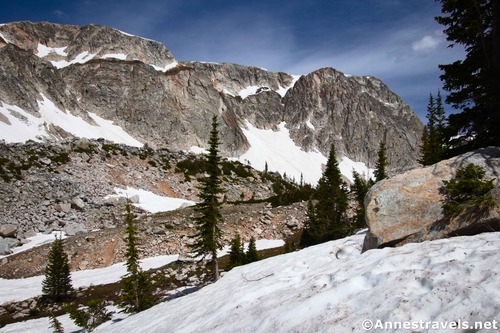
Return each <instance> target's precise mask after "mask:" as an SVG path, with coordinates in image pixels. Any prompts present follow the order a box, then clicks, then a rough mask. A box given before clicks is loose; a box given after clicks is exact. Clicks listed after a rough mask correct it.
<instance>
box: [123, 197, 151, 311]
mask: <svg viewBox="0 0 500 333" xmlns="http://www.w3.org/2000/svg"><path fill="white" fill-rule="evenodd" d="M125 222H126V223H127V228H126V231H125V232H126V235H125V238H126V248H127V250H126V252H125V258H126V263H125V265H126V267H127V274H126V275H125V276H123V277H122V279H121V283H122V286H123V287H122V293H121V306H122V307H123V308H124V309H125V311H127V312H140V311H143V310H146V309H148V308H150V307H151V306H153V305H154V304H155V303H156V297H155V296H154V291H153V285H152V282H151V278H150V277H149V275H147V274H146V273H145V272H143V271H142V268H141V266H140V265H139V263H140V262H139V241H140V239H139V237H138V236H137V227H136V226H135V222H134V214H133V213H132V209H131V207H130V203H129V202H127V203H126V204H125Z"/></svg>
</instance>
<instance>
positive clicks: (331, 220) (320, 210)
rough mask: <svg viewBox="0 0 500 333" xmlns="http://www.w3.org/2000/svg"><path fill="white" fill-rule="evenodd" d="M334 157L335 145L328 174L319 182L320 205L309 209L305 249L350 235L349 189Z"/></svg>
mask: <svg viewBox="0 0 500 333" xmlns="http://www.w3.org/2000/svg"><path fill="white" fill-rule="evenodd" d="M335 155H336V154H335V146H334V145H333V144H332V145H331V147H330V153H329V156H328V161H327V163H326V168H325V171H324V172H323V175H322V176H321V178H320V180H319V181H318V187H317V190H316V196H317V203H316V204H315V205H314V206H313V207H308V222H307V223H306V226H305V230H304V232H303V235H302V238H301V244H302V245H303V246H308V245H313V244H318V243H322V242H325V241H329V240H332V239H337V238H342V237H345V236H347V235H348V234H349V232H350V231H351V225H350V223H349V220H348V218H347V208H348V202H349V198H348V193H347V185H346V184H345V182H344V181H343V180H342V174H341V173H340V169H339V166H338V162H337V159H336V156H335ZM311 205H312V203H311ZM310 210H312V211H310Z"/></svg>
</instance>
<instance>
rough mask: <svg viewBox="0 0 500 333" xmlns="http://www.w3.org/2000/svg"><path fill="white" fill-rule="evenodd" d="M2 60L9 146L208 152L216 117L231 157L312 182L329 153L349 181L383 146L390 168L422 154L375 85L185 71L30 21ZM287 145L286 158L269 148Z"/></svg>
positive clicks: (149, 50)
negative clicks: (109, 144)
mask: <svg viewBox="0 0 500 333" xmlns="http://www.w3.org/2000/svg"><path fill="white" fill-rule="evenodd" d="M0 63H1V71H0V139H4V140H6V141H7V142H19V141H25V140H28V139H31V140H46V139H61V138H67V137H71V136H79V137H87V138H98V137H103V138H105V139H108V140H112V141H115V142H119V143H125V144H128V145H133V146H142V145H143V144H148V146H149V147H169V148H173V149H176V150H194V151H199V150H200V148H202V149H203V148H206V147H207V143H206V142H207V139H208V135H209V126H207V124H208V123H209V122H210V120H211V117H212V115H214V114H215V115H218V116H219V117H220V118H219V119H220V123H221V137H222V144H221V150H222V152H223V154H224V155H225V156H226V157H232V158H237V159H240V160H243V161H248V162H250V163H251V164H252V165H253V166H255V167H256V168H260V169H263V168H264V164H265V162H267V164H268V167H269V169H270V170H278V171H280V172H281V173H284V172H285V171H286V173H287V175H288V176H290V177H292V178H295V179H297V180H298V179H299V178H300V177H301V174H302V175H303V177H304V180H306V181H307V182H310V183H315V182H316V181H317V179H318V178H319V175H320V173H321V164H322V163H323V162H324V160H325V159H326V156H328V151H329V149H330V145H331V144H335V145H336V150H337V153H338V158H339V160H342V159H345V161H346V162H345V163H347V165H346V167H345V169H346V172H345V173H344V175H345V176H346V177H350V176H351V173H352V166H353V165H355V164H354V163H359V166H360V168H361V169H362V170H359V171H361V172H365V173H366V170H367V168H368V167H373V166H374V164H375V160H376V152H377V149H378V145H379V142H380V141H385V142H386V145H387V147H388V157H389V167H390V168H391V169H392V170H401V169H407V168H409V167H412V166H415V165H416V160H417V157H418V143H419V139H420V134H421V130H422V123H421V122H420V120H419V119H418V117H417V116H416V115H415V114H414V113H413V112H412V111H411V110H410V108H409V107H408V106H407V105H406V104H405V103H404V102H403V101H402V100H401V99H400V98H399V97H398V96H397V95H395V94H394V93H392V92H391V91H390V90H389V89H388V87H386V86H385V85H384V84H383V83H382V82H381V81H379V80H377V79H376V78H373V77H352V76H346V75H344V74H342V73H340V72H338V71H336V70H334V69H332V68H323V69H320V70H317V71H315V72H312V73H309V74H306V75H298V76H297V75H290V74H286V73H274V72H269V71H266V70H263V69H260V68H255V67H246V66H240V65H234V64H213V63H200V62H178V61H176V60H175V58H174V57H173V55H172V54H170V52H169V51H168V50H167V49H166V48H165V46H163V45H162V44H161V43H158V42H155V41H152V40H148V39H144V38H140V37H136V36H131V35H129V34H126V33H124V32H121V31H118V30H115V29H111V28H108V27H103V26H98V25H86V26H82V27H78V26H68V25H57V24H51V23H31V22H15V23H9V24H4V25H1V26H0ZM256 133H259V134H260V135H258V136H257V137H256ZM276 138H278V139H277V140H276ZM283 140H286V143H285V144H286V145H287V147H288V148H287V149H283V148H281V147H276V146H277V145H276V144H271V143H270V142H274V143H278V142H280V143H282V142H283ZM264 158H265V160H264ZM351 162H352V163H351ZM356 165H358V164H356Z"/></svg>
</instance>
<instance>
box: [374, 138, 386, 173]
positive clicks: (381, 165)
mask: <svg viewBox="0 0 500 333" xmlns="http://www.w3.org/2000/svg"><path fill="white" fill-rule="evenodd" d="M386 167H387V148H386V147H385V143H384V142H382V141H381V142H380V144H379V148H378V159H377V163H376V164H375V171H374V172H373V175H374V176H375V181H376V182H379V181H381V180H382V179H384V178H387V171H386Z"/></svg>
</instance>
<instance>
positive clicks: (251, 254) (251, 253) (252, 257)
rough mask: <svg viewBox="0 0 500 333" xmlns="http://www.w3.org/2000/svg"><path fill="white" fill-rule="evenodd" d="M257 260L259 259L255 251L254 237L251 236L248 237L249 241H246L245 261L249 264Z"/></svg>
mask: <svg viewBox="0 0 500 333" xmlns="http://www.w3.org/2000/svg"><path fill="white" fill-rule="evenodd" d="M257 260H259V254H258V253H257V246H256V244H255V238H254V237H253V236H252V237H250V241H249V242H248V249H247V253H246V254H245V263H247V264H249V263H251V262H255V261H257Z"/></svg>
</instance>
